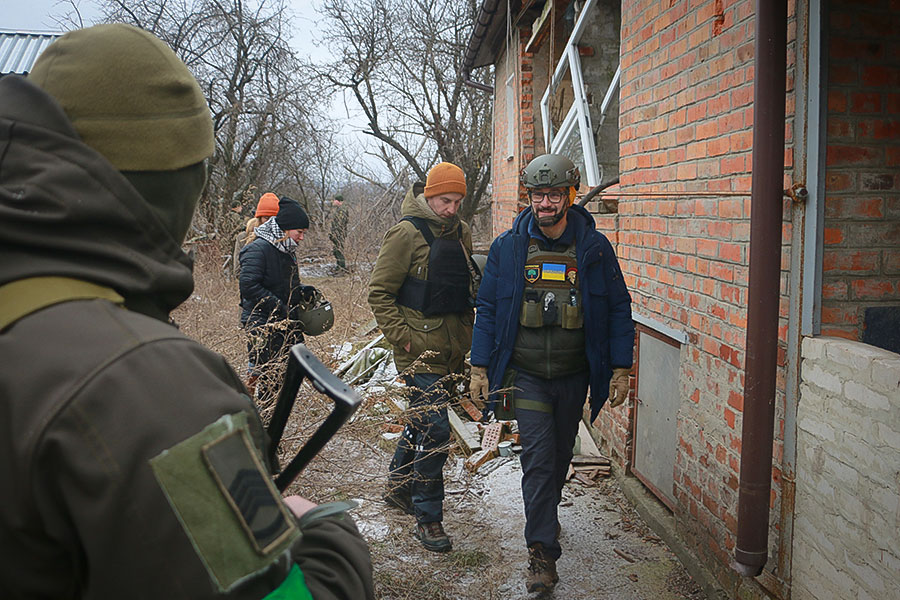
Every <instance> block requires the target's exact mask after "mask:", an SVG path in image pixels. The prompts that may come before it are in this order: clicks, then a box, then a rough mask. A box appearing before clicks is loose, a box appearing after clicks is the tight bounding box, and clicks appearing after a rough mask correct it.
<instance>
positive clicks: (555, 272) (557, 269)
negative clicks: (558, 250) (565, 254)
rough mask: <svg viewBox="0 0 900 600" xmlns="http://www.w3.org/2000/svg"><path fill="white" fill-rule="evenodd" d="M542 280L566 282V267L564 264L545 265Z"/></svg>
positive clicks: (542, 269)
mask: <svg viewBox="0 0 900 600" xmlns="http://www.w3.org/2000/svg"><path fill="white" fill-rule="evenodd" d="M541 279H544V280H547V281H565V280H566V265H564V264H562V263H544V264H543V265H542V267H541Z"/></svg>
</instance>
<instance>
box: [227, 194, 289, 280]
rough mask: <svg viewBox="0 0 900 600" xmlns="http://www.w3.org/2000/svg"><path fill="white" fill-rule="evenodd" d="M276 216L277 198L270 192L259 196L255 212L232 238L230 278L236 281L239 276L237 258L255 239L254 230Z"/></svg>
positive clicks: (239, 264) (239, 262)
mask: <svg viewBox="0 0 900 600" xmlns="http://www.w3.org/2000/svg"><path fill="white" fill-rule="evenodd" d="M277 214H278V196H276V195H275V194H273V193H272V192H266V193H265V194H263V195H262V196H260V198H259V201H258V202H257V203H256V212H255V213H254V214H253V217H252V218H250V219H247V224H246V225H245V226H244V230H243V231H239V232H238V234H237V235H236V236H235V237H234V254H233V255H232V258H231V269H232V276H233V277H234V278H235V279H238V278H239V277H240V276H241V261H240V258H239V255H240V252H241V248H243V247H244V246H246V245H247V244H249V243H250V242H252V241H253V240H255V239H256V233H255V232H254V230H255V229H256V228H257V227H259V226H260V225H262V224H263V223H265V222H266V221H268V220H269V219H270V218H271V217H274V216H275V215H277Z"/></svg>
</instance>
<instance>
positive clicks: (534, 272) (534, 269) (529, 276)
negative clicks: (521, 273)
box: [525, 265, 541, 283]
mask: <svg viewBox="0 0 900 600" xmlns="http://www.w3.org/2000/svg"><path fill="white" fill-rule="evenodd" d="M540 278H541V265H525V281H527V282H528V283H534V282H535V281H537V280H538V279H540Z"/></svg>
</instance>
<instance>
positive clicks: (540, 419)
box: [514, 372, 589, 559]
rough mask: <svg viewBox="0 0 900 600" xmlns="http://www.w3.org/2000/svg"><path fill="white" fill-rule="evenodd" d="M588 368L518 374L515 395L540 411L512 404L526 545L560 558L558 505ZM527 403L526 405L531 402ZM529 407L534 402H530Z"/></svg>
mask: <svg viewBox="0 0 900 600" xmlns="http://www.w3.org/2000/svg"><path fill="white" fill-rule="evenodd" d="M588 378H589V374H588V373H587V372H583V373H578V374H575V375H569V376H565V377H557V378H554V379H543V378H541V377H536V376H534V375H529V374H528V373H523V372H518V373H517V374H516V379H515V384H514V385H515V387H516V390H515V398H516V400H517V401H518V400H519V399H525V400H530V401H531V402H540V403H541V404H542V405H546V406H544V407H542V408H543V410H534V409H533V408H525V407H520V406H518V405H517V406H516V420H517V421H518V423H519V435H520V442H521V444H522V454H521V456H520V459H521V462H522V498H523V499H524V501H525V543H526V544H527V545H528V546H531V545H533V544H536V543H540V544H542V545H543V546H544V550H545V552H546V553H547V555H549V556H550V557H552V558H554V559H556V558H559V556H560V554H561V553H562V550H561V549H560V546H559V540H558V539H557V535H556V532H557V527H558V525H559V520H558V518H557V507H558V506H559V501H560V499H561V498H562V488H563V485H564V484H565V482H566V472H567V471H568V469H569V463H570V462H571V460H572V448H573V446H574V445H575V436H576V435H577V433H578V422H579V421H580V420H581V416H582V407H583V406H584V401H585V398H586V397H587V388H588ZM531 402H528V403H526V405H529V404H531ZM532 406H533V405H532Z"/></svg>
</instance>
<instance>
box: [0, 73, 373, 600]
mask: <svg viewBox="0 0 900 600" xmlns="http://www.w3.org/2000/svg"><path fill="white" fill-rule="evenodd" d="M135 143H140V142H139V140H136V141H135ZM34 277H66V278H72V279H74V280H77V281H90V282H93V283H95V284H98V285H100V286H104V287H106V288H111V289H112V290H115V293H117V294H118V295H120V296H121V297H122V300H123V303H124V307H123V306H121V305H120V303H118V302H117V301H115V299H112V300H110V299H97V298H94V299H91V298H87V299H81V300H74V301H67V302H63V303H59V304H54V305H52V306H49V307H47V308H43V309H41V310H38V311H37V312H33V313H32V314H28V315H26V316H22V317H21V318H19V319H18V320H15V322H13V323H12V324H10V325H8V326H7V327H6V328H5V329H3V330H2V331H0V356H2V357H3V358H2V361H0V439H2V440H3V442H2V446H0V481H2V492H0V555H2V556H3V560H2V561H0V597H2V598H38V597H42V598H96V599H110V598H166V599H175V598H185V599H187V598H190V599H198V598H248V599H249V598H253V599H260V598H265V597H268V595H269V594H270V593H271V592H272V591H273V590H276V588H279V586H282V588H281V591H282V592H284V595H280V596H278V597H279V598H306V597H309V595H308V594H309V593H310V592H311V594H312V597H314V598H316V599H317V600H321V599H328V598H370V597H372V596H373V590H372V578H371V563H370V559H369V554H368V549H367V547H366V544H365V542H364V541H363V540H362V538H361V537H360V536H359V533H358V532H357V530H356V527H355V525H354V524H353V522H352V520H351V519H350V517H349V516H347V515H346V514H344V513H338V514H336V515H331V516H322V517H320V518H318V519H316V518H314V517H315V515H312V517H313V518H312V519H311V520H308V521H309V522H306V523H300V524H298V523H297V522H296V520H295V519H294V518H293V516H292V515H291V514H290V513H289V511H287V510H286V508H285V507H284V505H283V503H282V502H281V499H280V497H279V496H278V495H277V494H273V493H272V492H271V490H270V489H269V488H268V487H267V486H266V485H265V478H268V477H269V475H268V470H267V469H266V468H265V467H264V466H263V465H262V463H261V462H259V461H261V457H262V456H264V455H265V454H264V452H263V450H264V445H265V442H264V434H263V432H262V428H261V425H260V422H259V418H258V416H257V414H256V412H255V410H254V408H253V407H252V405H251V403H250V401H249V399H248V398H247V397H246V395H245V393H244V389H243V386H242V385H241V383H240V381H239V379H238V377H237V376H236V374H235V373H234V372H233V370H232V369H231V368H230V367H229V366H228V364H227V363H226V361H225V360H224V358H222V357H221V356H220V355H218V354H216V353H214V352H211V351H209V350H207V349H205V348H204V347H203V346H201V345H200V344H198V343H196V342H194V341H192V340H190V339H189V338H187V337H186V336H184V335H183V334H181V333H180V332H179V331H178V329H177V328H175V327H173V326H172V325H170V324H169V323H167V319H168V314H169V311H171V310H172V309H173V308H175V307H176V306H177V305H179V304H180V303H181V302H182V301H184V300H185V299H186V298H187V297H188V296H189V295H190V293H191V291H192V287H193V281H192V277H191V264H190V260H189V259H188V258H187V256H185V254H184V253H183V252H182V250H181V248H180V247H179V244H178V242H176V241H175V240H174V239H172V237H171V235H169V234H168V233H167V231H166V229H165V228H164V227H163V226H162V225H161V224H160V222H159V220H158V219H157V218H156V217H155V215H154V214H153V213H152V212H151V210H150V209H149V207H148V206H147V204H146V202H145V201H144V200H143V198H142V197H141V196H140V194H138V193H137V192H136V191H135V190H134V188H133V187H132V186H131V185H130V184H129V183H128V181H127V180H126V179H125V178H124V177H123V176H122V175H121V173H119V172H118V171H116V170H115V169H114V168H113V167H112V166H111V165H110V164H109V163H108V162H107V161H106V160H105V159H104V158H103V157H102V156H101V155H100V154H98V153H97V152H95V151H94V150H92V149H91V148H89V147H87V146H86V145H84V144H83V143H81V142H80V141H79V139H78V135H77V133H76V132H75V130H74V129H73V128H72V126H71V123H70V122H69V121H68V119H67V117H66V115H65V113H63V111H62V110H61V109H60V107H59V105H58V104H56V102H55V101H54V100H53V99H51V98H50V97H49V96H48V95H47V94H45V93H44V92H42V91H41V90H40V89H38V88H37V87H35V86H34V85H32V84H31V83H29V82H28V81H26V80H24V79H22V78H19V77H17V76H7V77H4V78H3V79H2V80H0V286H3V285H5V284H9V283H10V282H16V281H21V280H24V279H27V278H34ZM3 308H4V307H3V306H0V312H2V309H3ZM232 441H236V442H237V443H236V444H230V443H229V442H232ZM229 481H232V482H233V483H238V484H240V485H238V486H237V487H239V488H242V489H239V490H238V491H237V492H236V491H235V489H234V487H235V486H232V487H231V492H229V490H228V487H229V486H228V485H224V486H223V482H225V483H227V482H229ZM240 492H244V493H245V495H244V496H243V500H242V499H241V494H240ZM229 493H230V494H231V496H230V497H231V500H229ZM247 498H250V499H251V501H250V502H249V503H248V502H244V500H246V499H247ZM248 506H249V507H250V508H248ZM242 519H243V520H244V522H243V523H242V522H241V520H242ZM304 521H307V519H304ZM298 567H299V570H298ZM307 588H308V590H307ZM273 597H274V596H273Z"/></svg>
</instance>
